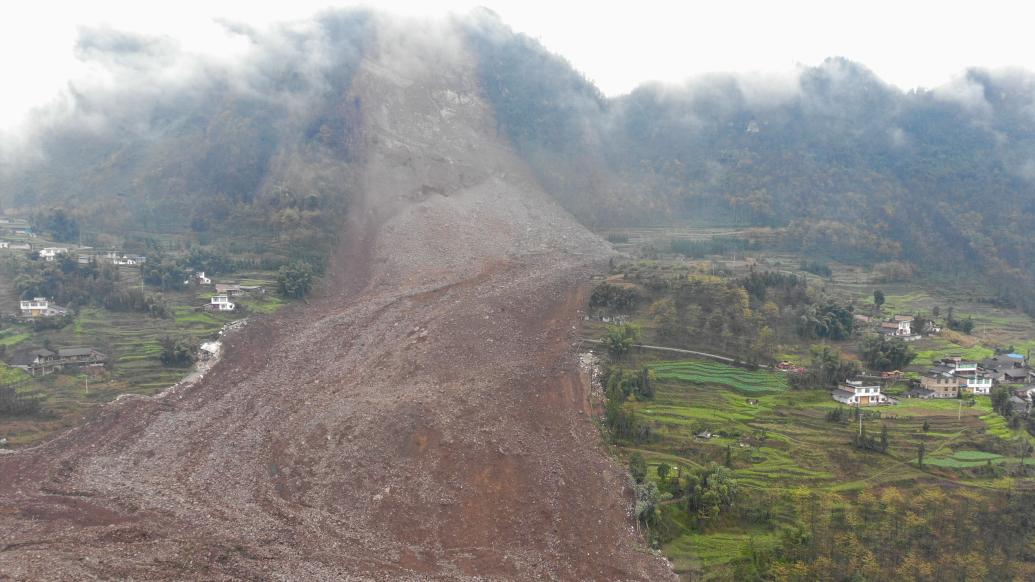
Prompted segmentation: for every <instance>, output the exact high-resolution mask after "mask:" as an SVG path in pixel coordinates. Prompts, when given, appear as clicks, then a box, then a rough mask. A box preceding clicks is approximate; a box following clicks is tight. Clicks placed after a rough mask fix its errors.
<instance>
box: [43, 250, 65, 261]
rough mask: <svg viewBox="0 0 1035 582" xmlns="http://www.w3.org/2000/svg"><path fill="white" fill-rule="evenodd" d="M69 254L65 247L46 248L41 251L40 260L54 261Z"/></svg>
mask: <svg viewBox="0 0 1035 582" xmlns="http://www.w3.org/2000/svg"><path fill="white" fill-rule="evenodd" d="M65 254H68V249H67V248H65V247H45V248H42V249H40V258H41V259H43V260H44V261H53V260H54V259H56V258H57V257H58V256H60V255H65Z"/></svg>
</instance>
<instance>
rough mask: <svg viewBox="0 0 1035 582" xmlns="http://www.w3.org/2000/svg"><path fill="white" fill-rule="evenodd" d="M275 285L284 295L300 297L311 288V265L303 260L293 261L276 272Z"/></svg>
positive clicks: (306, 293)
mask: <svg viewBox="0 0 1035 582" xmlns="http://www.w3.org/2000/svg"><path fill="white" fill-rule="evenodd" d="M277 287H278V288H279V289H280V294H281V295H283V296H284V297H292V298H294V299H302V298H304V297H305V296H306V295H308V294H309V292H310V291H312V289H313V267H312V266H311V265H310V264H309V263H307V262H305V261H294V262H292V263H291V264H289V265H285V266H283V267H281V268H280V270H279V271H278V272H277Z"/></svg>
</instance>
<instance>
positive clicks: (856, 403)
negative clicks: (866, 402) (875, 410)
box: [855, 396, 863, 438]
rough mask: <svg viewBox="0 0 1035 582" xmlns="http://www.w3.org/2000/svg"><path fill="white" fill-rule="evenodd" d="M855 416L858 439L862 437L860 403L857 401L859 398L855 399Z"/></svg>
mask: <svg viewBox="0 0 1035 582" xmlns="http://www.w3.org/2000/svg"><path fill="white" fill-rule="evenodd" d="M855 414H856V416H858V417H859V438H862V435H863V415H862V403H861V402H860V401H859V397H858V396H856V397H855Z"/></svg>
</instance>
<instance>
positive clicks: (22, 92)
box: [0, 0, 1035, 128]
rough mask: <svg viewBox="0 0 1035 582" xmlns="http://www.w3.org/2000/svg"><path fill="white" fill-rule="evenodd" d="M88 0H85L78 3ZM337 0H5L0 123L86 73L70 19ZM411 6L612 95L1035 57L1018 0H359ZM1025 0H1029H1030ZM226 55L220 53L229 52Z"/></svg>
mask: <svg viewBox="0 0 1035 582" xmlns="http://www.w3.org/2000/svg"><path fill="white" fill-rule="evenodd" d="M87 4H89V5H88V6H87ZM355 4H359V2H349V1H343V0H339V1H335V0H288V1H284V0H278V1H266V2H262V1H259V0H209V1H197V0H179V1H177V2H168V1H165V2H150V1H141V0H135V1H133V0H91V1H89V2H86V1H79V2H55V1H47V0H35V1H15V2H9V3H5V4H4V6H3V11H2V13H0V66H2V70H3V71H4V73H5V82H4V83H3V85H2V87H0V128H12V127H13V126H15V125H16V124H17V122H18V121H19V120H20V119H21V118H22V117H23V116H24V114H25V113H26V112H27V111H28V110H29V109H31V108H32V107H34V106H38V105H40V104H43V103H46V102H47V101H49V100H51V99H53V98H54V96H55V95H56V94H57V93H58V92H59V91H60V90H61V88H62V87H64V86H65V83H66V82H67V80H68V79H69V78H74V77H79V76H83V75H88V74H89V70H87V69H86V68H85V67H83V66H82V65H81V64H80V63H77V61H76V60H75V57H74V54H73V45H74V42H75V38H76V30H77V28H78V27H79V26H84V25H85V26H89V25H97V24H106V25H109V26H112V27H115V28H120V29H126V30H132V31H137V32H145V33H148V32H149V33H155V34H165V35H169V36H172V37H174V38H176V39H178V40H179V41H180V42H181V43H182V45H183V46H184V47H185V48H187V49H189V50H194V51H199V52H216V53H222V54H226V53H228V52H231V51H232V50H233V49H234V47H235V46H237V45H234V44H233V43H230V42H229V41H228V40H227V37H226V35H225V33H224V32H223V31H222V29H221V27H219V26H217V25H215V24H214V23H213V22H212V19H213V18H215V17H224V18H228V19H230V20H236V21H242V22H247V23H250V24H253V25H260V26H261V25H262V24H265V23H269V22H272V21H276V20H284V19H289V20H290V19H298V18H304V17H307V16H309V15H311V14H313V13H314V12H317V11H319V10H320V9H321V8H326V7H329V6H346V5H355ZM367 4H371V5H375V6H376V7H378V8H382V9H385V10H387V11H390V12H398V13H403V14H411V15H425V14H443V13H446V12H449V11H452V12H460V13H463V12H467V11H468V10H470V9H471V8H473V7H475V6H478V5H483V6H487V7H489V8H491V9H492V10H494V11H495V12H497V13H498V14H499V15H500V16H501V18H502V19H503V20H504V22H506V23H507V24H509V25H510V26H512V27H513V28H515V29H516V30H518V31H520V32H524V33H527V34H529V35H531V36H534V37H536V38H539V39H540V40H541V41H542V42H543V44H544V45H546V46H547V47H548V48H549V49H551V50H553V51H555V52H558V53H560V54H562V55H563V56H565V57H566V58H568V60H570V61H571V62H572V63H573V64H574V65H575V66H576V68H578V69H579V70H581V71H582V72H583V73H585V74H586V75H587V76H588V77H589V78H590V79H592V80H593V81H595V82H596V83H597V85H598V86H599V87H600V88H601V89H602V90H603V91H604V92H605V93H606V94H608V95H617V94H621V93H625V92H628V91H630V90H631V89H632V88H633V87H635V86H636V85H637V84H639V83H641V82H644V81H649V80H661V81H667V82H679V81H681V80H683V79H685V78H687V77H689V76H693V75H695V74H699V73H706V72H715V71H740V72H766V73H772V72H781V71H790V70H792V69H793V68H794V67H795V66H796V65H797V64H805V65H815V64H818V63H819V62H820V61H822V60H823V59H824V58H825V57H828V56H844V57H847V58H850V59H852V60H855V61H858V62H860V63H862V64H864V65H866V66H868V67H870V68H871V69H873V70H874V71H876V73H877V74H878V75H880V76H881V77H882V78H884V79H885V80H886V81H889V82H891V83H894V84H896V85H898V86H899V87H901V88H903V89H908V88H912V87H916V86H923V87H933V86H936V85H940V84H942V83H944V82H946V81H948V80H949V79H950V78H952V77H953V76H954V75H957V74H959V73H960V72H961V71H962V70H963V69H964V68H966V67H968V66H973V65H981V66H990V67H1004V66H1021V67H1025V68H1028V69H1032V70H1035V34H1032V32H1031V23H1032V22H1033V20H1032V18H1031V16H1033V15H1035V8H1025V7H1024V4H1026V3H1023V2H1005V1H1001V0H983V1H981V2H967V3H962V2H960V3H954V2H952V0H942V1H941V2H931V1H926V0H924V1H911V0H898V1H886V0H870V1H852V2H839V1H836V0H826V1H808V0H766V1H758V0H756V1H748V0H709V1H702V2H696V1H682V2H660V1H654V0H638V1H635V2H606V1H596V2H560V1H557V0H554V1H552V2H539V1H535V0H524V1H520V0H518V1H514V0H482V1H481V2H469V1H462V0H441V1H437V2H436V1H424V2H421V1H418V0H408V1H407V0H387V1H382V2H367ZM1033 6H1035V5H1033ZM228 56H229V55H228Z"/></svg>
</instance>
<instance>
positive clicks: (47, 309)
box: [18, 297, 67, 317]
mask: <svg viewBox="0 0 1035 582" xmlns="http://www.w3.org/2000/svg"><path fill="white" fill-rule="evenodd" d="M18 307H19V308H20V309H21V312H22V316H24V317H50V316H53V315H64V314H65V313H67V310H66V309H65V308H63V307H58V306H57V305H51V304H50V301H48V300H47V298H46V297H35V298H33V299H23V300H22V301H21V302H20V303H19V304H18Z"/></svg>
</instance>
